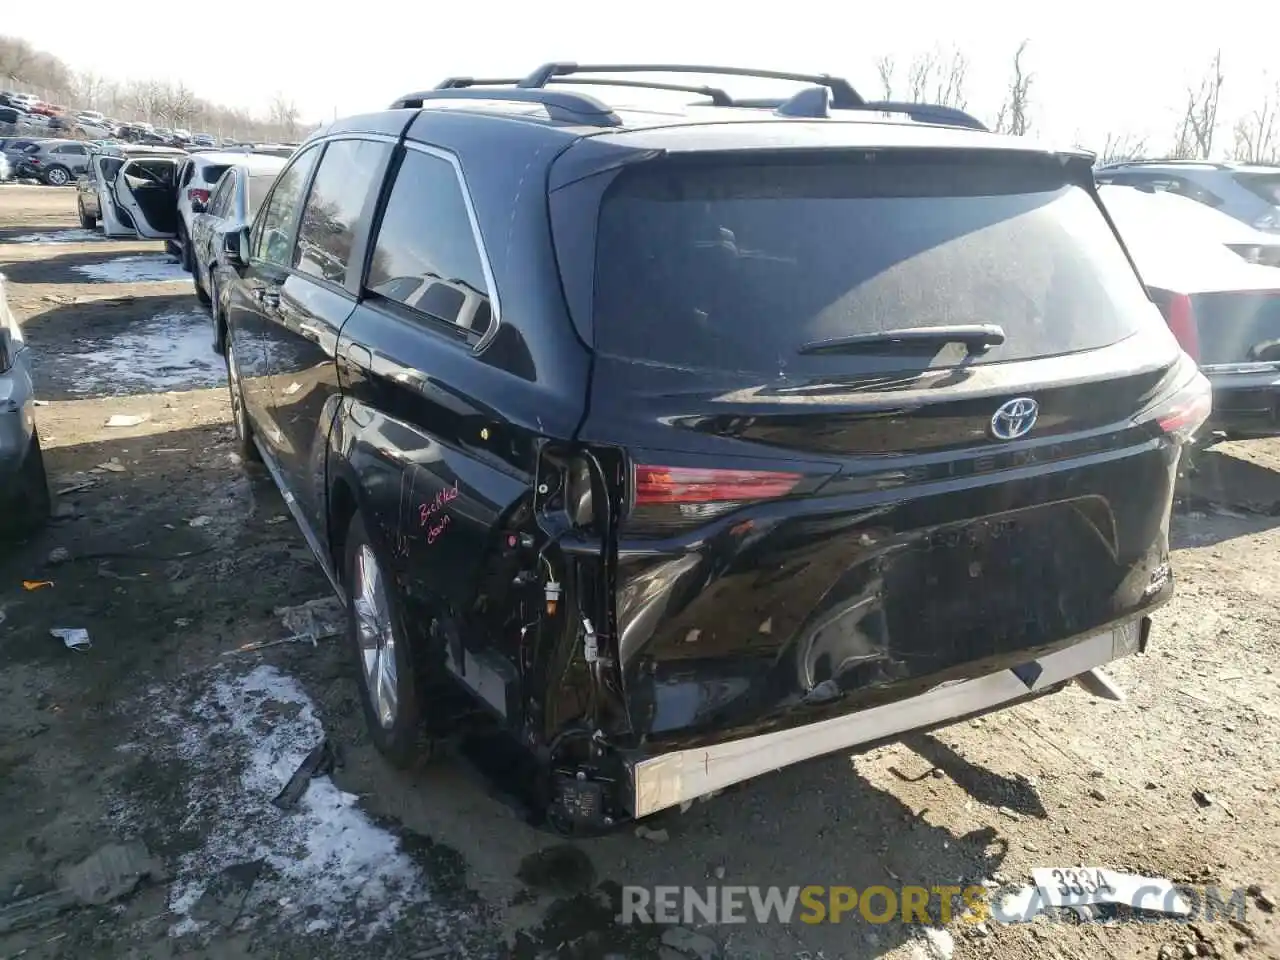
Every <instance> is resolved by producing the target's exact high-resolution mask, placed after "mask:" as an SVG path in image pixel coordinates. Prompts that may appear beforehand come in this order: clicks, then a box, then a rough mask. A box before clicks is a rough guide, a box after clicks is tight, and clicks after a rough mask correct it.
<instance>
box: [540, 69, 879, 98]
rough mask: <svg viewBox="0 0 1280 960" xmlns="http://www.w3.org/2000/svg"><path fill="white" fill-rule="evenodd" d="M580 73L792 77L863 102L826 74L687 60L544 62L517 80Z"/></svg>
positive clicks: (843, 83)
mask: <svg viewBox="0 0 1280 960" xmlns="http://www.w3.org/2000/svg"><path fill="white" fill-rule="evenodd" d="M583 73H702V74H713V75H716V76H726V77H759V78H761V79H764V80H794V81H797V82H799V83H816V84H818V85H819V86H823V87H826V88H827V89H828V90H830V91H831V103H832V106H834V107H836V108H839V109H852V108H856V107H860V106H862V104H863V103H864V102H865V101H864V100H863V99H862V96H861V95H860V94H859V93H858V91H857V90H855V89H853V87H852V85H851V84H850V83H849V81H848V80H845V79H842V78H841V77H833V76H831V75H830V74H827V73H791V72H790V71H786V70H755V69H752V68H750V67H711V66H706V65H699V64H688V63H593V64H580V63H544V64H543V65H542V66H540V67H539V68H538V69H537V70H535V71H533V73H531V74H529V75H528V76H527V77H525V78H524V79H523V80H521V81H520V86H521V87H525V88H529V89H539V88H542V87H545V86H546V85H547V84H548V83H549V82H551V80H552V79H553V78H554V77H569V76H577V75H579V74H583Z"/></svg>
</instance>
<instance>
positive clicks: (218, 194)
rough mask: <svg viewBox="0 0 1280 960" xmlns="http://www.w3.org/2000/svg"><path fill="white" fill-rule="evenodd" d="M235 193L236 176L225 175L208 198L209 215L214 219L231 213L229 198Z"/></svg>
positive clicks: (232, 174) (233, 174)
mask: <svg viewBox="0 0 1280 960" xmlns="http://www.w3.org/2000/svg"><path fill="white" fill-rule="evenodd" d="M235 191H236V175H235V173H234V172H232V173H229V174H227V175H226V176H225V177H222V178H220V179H219V181H218V186H217V187H216V188H214V191H213V196H212V197H210V198H209V213H210V214H211V215H212V216H215V217H225V216H226V215H227V214H228V213H230V212H231V197H232V196H233V195H234V194H235Z"/></svg>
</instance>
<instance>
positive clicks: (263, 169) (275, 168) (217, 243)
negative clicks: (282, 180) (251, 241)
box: [190, 154, 285, 351]
mask: <svg viewBox="0 0 1280 960" xmlns="http://www.w3.org/2000/svg"><path fill="white" fill-rule="evenodd" d="M284 166H285V161H284V160H281V159H280V158H279V157H271V156H252V155H250V156H246V155H243V154H241V155H239V156H237V157H236V164H235V166H233V167H231V168H230V169H227V170H225V171H224V172H223V173H222V175H221V177H220V178H219V179H218V181H217V183H216V185H215V186H214V188H213V194H212V195H211V196H210V197H209V200H208V204H207V205H206V204H205V203H204V202H202V201H200V200H199V199H196V200H193V201H192V207H191V209H192V211H193V217H192V221H191V247H190V250H191V263H192V269H191V281H192V283H193V284H194V285H195V288H196V297H197V299H199V300H200V302H201V303H205V304H208V303H210V301H211V300H215V301H220V300H221V293H220V291H221V290H223V289H225V287H226V283H225V280H226V276H227V271H226V261H225V258H224V256H223V250H224V249H225V246H226V242H227V238H228V237H235V236H236V234H238V232H239V231H240V230H241V229H243V228H244V227H245V226H246V225H248V224H250V223H252V222H253V218H254V217H255V216H256V215H257V213H258V210H259V208H260V207H261V206H262V201H263V199H265V197H266V195H267V192H268V191H269V190H270V189H271V184H273V183H274V182H275V179H276V175H277V174H278V173H279V172H280V171H281V170H283V169H284ZM219 309H220V308H215V309H214V310H213V311H212V313H213V315H214V316H217V315H218V312H219ZM214 349H215V350H219V351H220V350H221V344H220V342H219V341H218V339H217V337H216V336H215V337H214Z"/></svg>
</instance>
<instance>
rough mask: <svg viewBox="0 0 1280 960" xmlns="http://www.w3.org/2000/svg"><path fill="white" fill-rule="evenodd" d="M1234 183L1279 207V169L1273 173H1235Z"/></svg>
mask: <svg viewBox="0 0 1280 960" xmlns="http://www.w3.org/2000/svg"><path fill="white" fill-rule="evenodd" d="M1235 180H1236V183H1238V184H1240V186H1242V187H1244V188H1245V189H1246V190H1248V191H1249V192H1250V193H1252V194H1253V195H1254V196H1257V197H1261V198H1262V199H1263V200H1265V201H1267V203H1269V204H1271V205H1272V206H1273V207H1280V170H1277V171H1275V172H1274V173H1270V172H1267V173H1237V174H1236V175H1235Z"/></svg>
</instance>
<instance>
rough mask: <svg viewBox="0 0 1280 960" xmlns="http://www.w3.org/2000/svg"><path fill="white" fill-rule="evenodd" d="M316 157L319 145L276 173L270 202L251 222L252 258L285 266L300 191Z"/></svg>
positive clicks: (289, 253) (290, 247) (289, 251)
mask: <svg viewBox="0 0 1280 960" xmlns="http://www.w3.org/2000/svg"><path fill="white" fill-rule="evenodd" d="M319 156H320V149H319V147H312V148H311V149H310V150H308V151H306V152H305V153H303V154H301V155H299V157H298V159H297V161H296V162H295V163H294V164H292V165H291V166H290V167H289V169H288V170H286V171H285V172H284V173H282V174H281V175H280V179H279V180H278V181H277V182H276V186H275V189H274V190H272V191H271V202H270V204H269V205H268V206H267V208H266V209H265V210H264V211H262V216H261V217H260V218H259V219H258V220H257V221H256V222H255V223H254V230H253V242H252V246H251V250H252V254H251V255H252V257H253V259H255V260H262V261H265V262H266V263H271V264H275V265H276V266H278V267H287V266H288V265H289V258H290V255H291V253H292V249H293V225H294V221H295V220H296V219H297V215H298V207H299V206H301V204H302V191H303V189H304V188H305V187H306V185H307V178H308V177H309V176H310V175H311V168H312V167H313V166H315V162H316V158H317V157H319Z"/></svg>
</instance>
